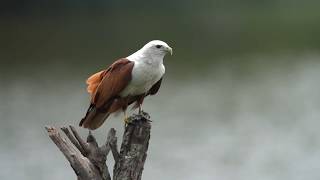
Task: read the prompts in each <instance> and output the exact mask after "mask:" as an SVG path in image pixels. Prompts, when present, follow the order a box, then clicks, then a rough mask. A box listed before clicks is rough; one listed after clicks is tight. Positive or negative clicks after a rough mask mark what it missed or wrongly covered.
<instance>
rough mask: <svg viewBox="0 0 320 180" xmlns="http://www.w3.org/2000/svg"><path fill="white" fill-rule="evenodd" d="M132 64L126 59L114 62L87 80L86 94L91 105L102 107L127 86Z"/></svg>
mask: <svg viewBox="0 0 320 180" xmlns="http://www.w3.org/2000/svg"><path fill="white" fill-rule="evenodd" d="M133 66H134V62H132V61H129V60H127V59H119V60H117V61H115V62H114V63H113V64H112V65H111V66H110V67H109V68H108V69H107V70H105V71H100V72H98V73H96V74H94V75H92V76H91V77H89V78H88V80H87V84H88V88H87V90H88V92H89V93H90V94H91V103H92V104H94V105H95V106H96V107H97V108H101V107H103V106H104V105H105V104H107V103H108V102H109V101H113V98H115V97H116V96H118V95H119V93H120V92H121V91H122V90H123V89H124V88H125V87H126V86H127V85H128V83H129V82H130V81H131V78H132V76H131V73H132V69H133Z"/></svg>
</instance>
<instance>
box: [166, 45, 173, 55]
mask: <svg viewBox="0 0 320 180" xmlns="http://www.w3.org/2000/svg"><path fill="white" fill-rule="evenodd" d="M166 51H167V52H169V53H170V55H171V56H172V54H173V51H172V48H171V47H169V46H168V47H166Z"/></svg>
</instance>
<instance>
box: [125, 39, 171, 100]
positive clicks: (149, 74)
mask: <svg viewBox="0 0 320 180" xmlns="http://www.w3.org/2000/svg"><path fill="white" fill-rule="evenodd" d="M157 45H161V48H157ZM170 51H172V49H171V48H170V47H169V46H168V45H167V44H166V43H165V42H163V41H159V40H154V41H151V42H149V43H148V44H146V45H145V46H143V47H142V48H141V49H140V50H138V51H137V52H135V53H133V54H132V55H130V56H128V57H127V59H128V60H130V61H133V62H134V66H133V69H132V79H131V81H130V83H129V84H128V86H127V87H126V88H125V89H124V90H123V91H122V92H121V93H120V95H121V96H122V97H126V96H128V95H132V96H134V95H140V94H144V93H146V92H148V91H149V90H150V88H151V87H152V86H153V85H154V84H155V83H156V82H157V81H159V80H160V79H161V77H162V76H163V75H164V73H165V67H164V65H163V58H164V56H165V55H166V54H167V53H168V52H170Z"/></svg>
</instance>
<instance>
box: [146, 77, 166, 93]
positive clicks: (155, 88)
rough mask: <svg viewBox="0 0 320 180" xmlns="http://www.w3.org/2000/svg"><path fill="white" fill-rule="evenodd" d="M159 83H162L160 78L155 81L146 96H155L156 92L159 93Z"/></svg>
mask: <svg viewBox="0 0 320 180" xmlns="http://www.w3.org/2000/svg"><path fill="white" fill-rule="evenodd" d="M161 81H162V78H161V79H160V80H159V81H157V82H156V83H155V84H154V85H153V86H152V87H151V89H150V90H149V91H148V94H147V95H149V94H150V95H155V94H157V92H158V91H159V89H160V86H161Z"/></svg>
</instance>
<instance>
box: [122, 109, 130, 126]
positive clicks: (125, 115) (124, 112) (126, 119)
mask: <svg viewBox="0 0 320 180" xmlns="http://www.w3.org/2000/svg"><path fill="white" fill-rule="evenodd" d="M123 114H124V119H123V121H124V123H125V124H129V118H128V115H127V110H126V109H125V110H123Z"/></svg>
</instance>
